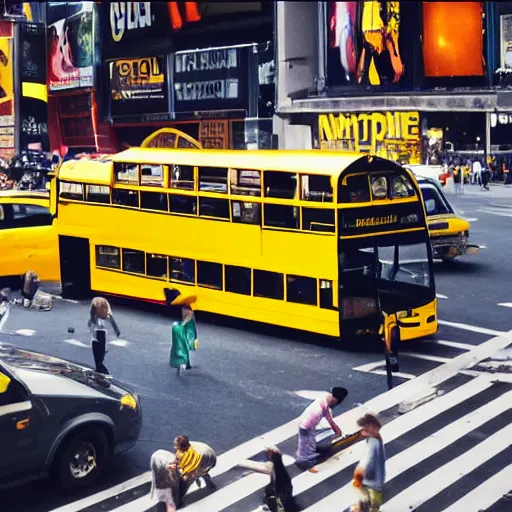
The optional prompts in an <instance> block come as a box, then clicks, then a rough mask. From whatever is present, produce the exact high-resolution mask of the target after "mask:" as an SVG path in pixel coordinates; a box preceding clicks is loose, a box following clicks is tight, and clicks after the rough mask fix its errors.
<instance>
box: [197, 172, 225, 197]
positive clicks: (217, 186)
mask: <svg viewBox="0 0 512 512" xmlns="http://www.w3.org/2000/svg"><path fill="white" fill-rule="evenodd" d="M199 190H202V191H203V192H219V193H222V194H225V193H227V191H228V170H227V169H221V168H217V167H200V168H199Z"/></svg>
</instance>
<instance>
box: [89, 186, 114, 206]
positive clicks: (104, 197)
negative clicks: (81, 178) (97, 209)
mask: <svg viewBox="0 0 512 512" xmlns="http://www.w3.org/2000/svg"><path fill="white" fill-rule="evenodd" d="M87 201H89V202H91V203H104V204H110V187H106V186H103V185H87Z"/></svg>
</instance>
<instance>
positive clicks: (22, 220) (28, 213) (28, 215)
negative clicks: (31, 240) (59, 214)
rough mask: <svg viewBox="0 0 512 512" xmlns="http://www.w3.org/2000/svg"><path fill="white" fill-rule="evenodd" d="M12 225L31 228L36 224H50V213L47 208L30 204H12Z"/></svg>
mask: <svg viewBox="0 0 512 512" xmlns="http://www.w3.org/2000/svg"><path fill="white" fill-rule="evenodd" d="M12 217H13V222H12V227H13V228H33V227H37V226H51V224H52V215H51V213H50V210H49V209H48V208H45V207H44V206H38V205H32V204H13V205H12Z"/></svg>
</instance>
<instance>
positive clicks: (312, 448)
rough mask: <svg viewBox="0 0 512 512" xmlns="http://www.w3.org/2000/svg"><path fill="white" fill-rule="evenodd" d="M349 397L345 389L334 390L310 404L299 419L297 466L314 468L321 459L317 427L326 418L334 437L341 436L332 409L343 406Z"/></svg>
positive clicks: (337, 388)
mask: <svg viewBox="0 0 512 512" xmlns="http://www.w3.org/2000/svg"><path fill="white" fill-rule="evenodd" d="M347 395H348V391H347V390H346V389H345V388H341V387H336V388H333V389H332V391H331V392H330V393H326V394H325V395H324V396H321V397H319V398H317V399H316V400H315V401H314V402H313V403H312V404H310V405H309V406H308V407H307V408H306V409H305V410H304V412H303V413H302V415H301V416H300V418H299V434H298V443H297V459H296V461H295V462H296V464H297V465H299V466H304V467H312V466H314V465H315V464H316V463H317V462H318V458H319V457H320V453H319V447H318V445H317V441H316V434H317V431H316V430H317V427H318V424H319V423H320V421H321V420H322V419H323V418H325V419H326V420H327V422H328V423H329V425H330V426H331V429H332V430H333V432H334V437H339V436H341V430H340V428H339V427H338V425H336V423H335V422H334V420H333V419H332V413H331V408H332V407H336V406H337V405H339V404H341V402H343V400H345V398H346V397H347Z"/></svg>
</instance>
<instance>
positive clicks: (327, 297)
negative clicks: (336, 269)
mask: <svg viewBox="0 0 512 512" xmlns="http://www.w3.org/2000/svg"><path fill="white" fill-rule="evenodd" d="M320 307H321V308H323V309H335V308H334V299H333V295H332V281H330V280H328V279H320Z"/></svg>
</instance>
